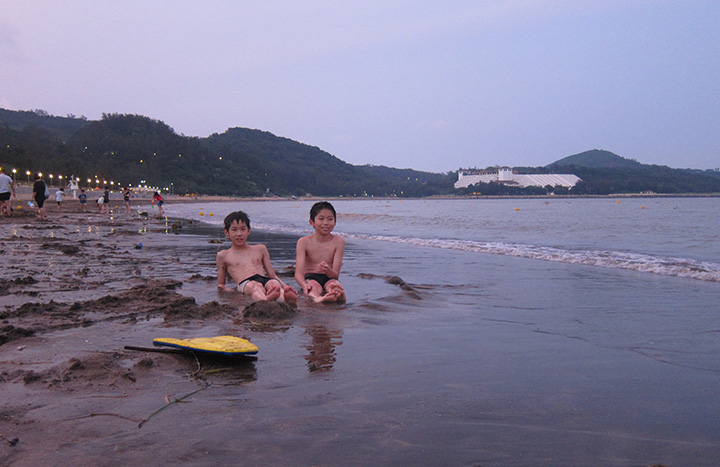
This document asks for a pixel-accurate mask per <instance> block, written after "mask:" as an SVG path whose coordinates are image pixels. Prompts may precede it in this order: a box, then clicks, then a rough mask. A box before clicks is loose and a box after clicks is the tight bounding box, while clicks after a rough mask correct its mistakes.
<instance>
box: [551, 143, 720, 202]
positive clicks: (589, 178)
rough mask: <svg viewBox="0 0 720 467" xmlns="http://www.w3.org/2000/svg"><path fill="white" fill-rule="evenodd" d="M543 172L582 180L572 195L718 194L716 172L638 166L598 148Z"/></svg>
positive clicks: (718, 175)
mask: <svg viewBox="0 0 720 467" xmlns="http://www.w3.org/2000/svg"><path fill="white" fill-rule="evenodd" d="M544 169H545V170H548V171H549V172H565V173H567V172H569V173H573V174H575V175H577V176H578V177H580V178H581V179H582V180H583V181H582V182H580V183H578V184H577V185H576V186H575V187H574V188H573V189H572V190H571V193H576V194H599V195H607V194H613V193H643V192H652V193H666V194H673V193H718V192H720V172H717V171H714V170H692V169H672V168H670V167H667V166H662V165H649V164H641V163H639V162H637V161H634V160H631V159H626V158H624V157H621V156H618V155H617V154H613V153H612V152H608V151H602V150H598V149H594V150H592V151H586V152H583V153H580V154H575V155H573V156H569V157H565V158H563V159H560V160H558V161H556V162H554V163H552V164H550V165H548V166H546V167H545V168H544Z"/></svg>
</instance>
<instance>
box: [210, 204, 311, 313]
mask: <svg viewBox="0 0 720 467" xmlns="http://www.w3.org/2000/svg"><path fill="white" fill-rule="evenodd" d="M224 227H225V235H226V236H227V237H228V238H229V239H230V241H231V242H232V246H231V247H230V248H229V249H227V250H223V251H220V252H218V254H217V261H216V262H217V280H218V282H217V284H218V289H220V290H233V289H230V288H228V287H226V286H225V281H226V277H227V276H228V275H229V276H230V277H231V278H232V280H234V281H235V283H236V284H237V287H236V288H235V290H238V291H239V292H241V293H243V294H245V295H250V296H252V298H253V299H254V300H256V301H257V300H277V301H280V302H288V303H295V302H297V291H296V290H295V289H293V288H292V287H290V286H289V285H285V284H284V283H283V282H282V281H281V280H280V279H279V278H278V276H277V274H275V270H274V269H273V267H272V264H270V254H269V253H268V250H267V247H265V245H248V243H247V238H248V236H249V235H250V219H249V218H248V216H247V214H245V213H244V212H242V211H235V212H231V213H230V214H228V215H227V217H225V224H224Z"/></svg>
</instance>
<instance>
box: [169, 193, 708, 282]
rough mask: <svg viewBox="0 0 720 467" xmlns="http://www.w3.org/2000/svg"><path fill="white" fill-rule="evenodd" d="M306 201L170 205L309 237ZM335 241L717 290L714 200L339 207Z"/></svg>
mask: <svg viewBox="0 0 720 467" xmlns="http://www.w3.org/2000/svg"><path fill="white" fill-rule="evenodd" d="M311 205H312V202H310V201H275V202H252V203H243V202H232V203H209V204H208V205H206V206H203V205H197V204H187V205H169V206H167V208H166V212H167V215H168V216H175V217H183V218H189V219H199V220H203V221H204V222H207V223H210V224H214V225H222V219H223V218H224V217H225V216H226V215H227V214H228V213H230V212H232V211H234V210H245V211H246V212H247V213H248V215H249V216H250V219H251V222H252V226H253V227H254V228H257V229H262V230H269V231H278V232H291V233H298V234H307V233H310V232H311V230H310V227H309V225H308V217H309V215H308V213H309V209H310V206H311ZM334 206H335V208H336V210H337V212H338V225H337V227H336V233H338V234H340V235H343V236H344V237H346V238H348V239H368V240H375V241H379V242H391V243H404V244H410V245H417V246H426V247H432V248H442V249H455V250H462V251H467V252H471V253H489V254H498V255H507V256H519V257H525V258H531V259H537V260H544V261H556V262H562V263H575V264H587V265H592V266H598V267H609V268H621V269H631V270H637V271H644V272H650V273H656V274H664V275H674V276H682V277H688V278H693V279H700V280H707V281H715V282H718V281H720V248H718V245H719V244H720V222H718V221H717V219H718V218H720V198H645V199H637V198H623V199H617V200H616V199H607V198H602V199H573V198H571V199H550V200H547V199H497V200H477V199H475V200H467V199H463V200H398V199H393V200H348V201H344V200H340V201H334Z"/></svg>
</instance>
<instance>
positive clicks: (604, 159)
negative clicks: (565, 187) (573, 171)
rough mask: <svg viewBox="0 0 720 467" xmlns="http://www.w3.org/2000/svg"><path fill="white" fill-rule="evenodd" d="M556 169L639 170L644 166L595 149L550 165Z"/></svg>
mask: <svg viewBox="0 0 720 467" xmlns="http://www.w3.org/2000/svg"><path fill="white" fill-rule="evenodd" d="M550 165H552V166H555V167H568V166H575V167H589V168H604V169H637V168H639V167H642V165H643V164H641V163H639V162H637V161H634V160H631V159H625V158H624V157H621V156H618V155H617V154H613V153H612V152H610V151H604V150H602V149H593V150H590V151H585V152H581V153H580V154H575V155H573V156H568V157H565V158H563V159H560V160H558V161H555V162H553V163H552V164H550Z"/></svg>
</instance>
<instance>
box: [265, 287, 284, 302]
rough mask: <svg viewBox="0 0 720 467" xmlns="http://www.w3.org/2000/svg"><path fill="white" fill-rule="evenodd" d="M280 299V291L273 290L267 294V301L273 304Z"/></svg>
mask: <svg viewBox="0 0 720 467" xmlns="http://www.w3.org/2000/svg"><path fill="white" fill-rule="evenodd" d="M278 298H280V289H279V288H277V289H276V288H272V289H270V290H269V291H268V292H267V293H266V294H265V300H267V301H269V302H271V301H273V300H277V299H278Z"/></svg>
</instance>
